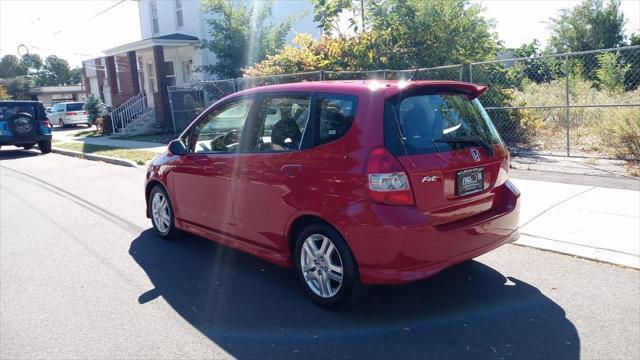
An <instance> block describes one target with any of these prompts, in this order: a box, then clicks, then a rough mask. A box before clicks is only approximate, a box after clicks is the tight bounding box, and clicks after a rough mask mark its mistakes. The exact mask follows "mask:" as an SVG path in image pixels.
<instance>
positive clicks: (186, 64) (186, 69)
mask: <svg viewBox="0 0 640 360" xmlns="http://www.w3.org/2000/svg"><path fill="white" fill-rule="evenodd" d="M191 63H192V61H191V60H188V61H183V62H182V81H183V82H190V81H191Z"/></svg>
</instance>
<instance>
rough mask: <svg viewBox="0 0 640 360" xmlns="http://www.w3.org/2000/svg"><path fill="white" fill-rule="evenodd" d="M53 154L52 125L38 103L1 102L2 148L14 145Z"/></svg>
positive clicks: (0, 127) (21, 101) (0, 139)
mask: <svg viewBox="0 0 640 360" xmlns="http://www.w3.org/2000/svg"><path fill="white" fill-rule="evenodd" d="M36 144H38V148H39V149H40V151H41V152H42V153H43V154H47V153H49V152H51V124H49V119H47V116H46V114H45V110H44V106H43V105H42V103H40V102H38V101H23V100H19V101H13V100H10V101H0V147H2V146H3V145H14V146H17V147H22V148H24V149H31V148H32V147H34V146H35V145H36Z"/></svg>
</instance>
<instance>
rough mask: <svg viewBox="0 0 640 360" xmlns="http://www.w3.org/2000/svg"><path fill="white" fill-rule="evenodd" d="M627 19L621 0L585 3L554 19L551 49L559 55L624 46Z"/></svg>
mask: <svg viewBox="0 0 640 360" xmlns="http://www.w3.org/2000/svg"><path fill="white" fill-rule="evenodd" d="M624 24H625V18H624V15H623V14H622V12H621V11H620V0H609V1H608V2H607V3H606V5H605V3H604V2H603V0H583V1H582V2H581V3H580V4H578V5H576V6H575V7H574V8H573V9H563V10H561V11H560V15H559V16H558V17H556V18H552V19H551V25H550V28H551V37H550V38H549V47H550V49H551V50H552V51H553V52H555V53H562V52H569V51H584V50H594V49H605V48H612V47H618V46H621V45H624V44H625V42H624V40H625V36H624Z"/></svg>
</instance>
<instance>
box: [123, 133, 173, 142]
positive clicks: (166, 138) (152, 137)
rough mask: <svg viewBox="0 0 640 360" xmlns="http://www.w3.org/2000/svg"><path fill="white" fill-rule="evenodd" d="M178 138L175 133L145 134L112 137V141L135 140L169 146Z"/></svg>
mask: <svg viewBox="0 0 640 360" xmlns="http://www.w3.org/2000/svg"><path fill="white" fill-rule="evenodd" d="M177 137H178V135H175V134H174V133H162V134H144V135H129V136H112V137H111V138H112V139H119V140H133V141H147V142H154V143H160V144H168V143H170V142H171V140H174V139H176V138H177Z"/></svg>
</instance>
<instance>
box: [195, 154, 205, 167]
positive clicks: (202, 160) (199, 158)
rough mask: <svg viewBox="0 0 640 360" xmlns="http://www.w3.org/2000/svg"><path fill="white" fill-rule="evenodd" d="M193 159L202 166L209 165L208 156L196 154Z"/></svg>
mask: <svg viewBox="0 0 640 360" xmlns="http://www.w3.org/2000/svg"><path fill="white" fill-rule="evenodd" d="M193 161H195V163H196V164H198V165H200V166H207V165H209V159H208V158H207V157H206V156H194V158H193Z"/></svg>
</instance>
